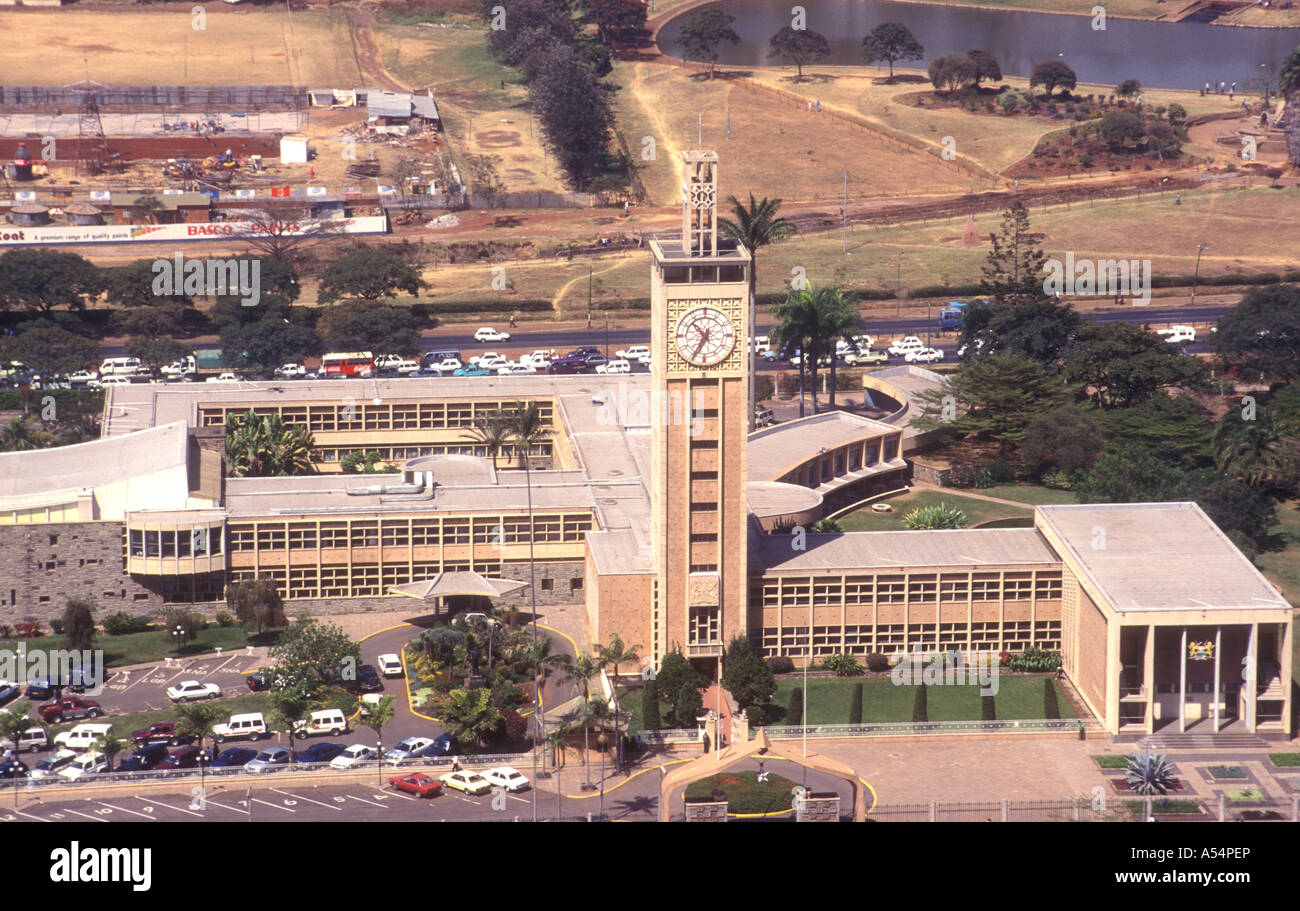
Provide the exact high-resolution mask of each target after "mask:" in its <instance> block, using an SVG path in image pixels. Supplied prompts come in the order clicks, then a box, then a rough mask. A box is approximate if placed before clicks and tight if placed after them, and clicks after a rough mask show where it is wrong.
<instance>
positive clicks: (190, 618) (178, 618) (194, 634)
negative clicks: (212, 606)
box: [162, 607, 208, 644]
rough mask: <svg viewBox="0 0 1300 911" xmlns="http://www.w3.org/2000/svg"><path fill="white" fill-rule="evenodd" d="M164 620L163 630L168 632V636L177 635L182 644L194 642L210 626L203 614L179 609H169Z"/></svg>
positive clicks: (164, 612)
mask: <svg viewBox="0 0 1300 911" xmlns="http://www.w3.org/2000/svg"><path fill="white" fill-rule="evenodd" d="M162 620H163V629H164V630H166V631H167V635H168V636H173V635H175V636H176V637H177V638H178V639H179V640H180V641H181V643H182V644H184V643H186V642H193V641H194V640H195V639H197V638H198V637H199V633H200V632H201V631H202V630H204V629H206V628H207V625H208V621H207V619H206V618H205V617H204V616H203V615H202V614H198V613H194V612H193V611H187V610H184V609H183V608H179V607H169V608H167V609H166V610H165V611H163V618H162ZM177 630H180V633H179V634H177V632H176V631H177Z"/></svg>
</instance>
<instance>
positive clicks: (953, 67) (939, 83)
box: [926, 53, 979, 94]
mask: <svg viewBox="0 0 1300 911" xmlns="http://www.w3.org/2000/svg"><path fill="white" fill-rule="evenodd" d="M926 75H927V76H928V77H929V79H930V83H931V84H932V85H933V86H934V88H935V90H936V91H939V90H941V89H943V90H946V91H947V92H948V93H949V94H952V93H953V92H955V91H957V90H958V89H960V88H962V87H963V86H966V85H970V84H972V83H974V82H975V80H976V79H978V78H979V67H978V66H977V65H976V63H975V61H974V60H972V59H970V57H969V56H967V55H966V54H962V53H955V54H944V55H943V56H942V57H936V58H934V59H933V60H931V61H930V68H929V70H928V71H927V72H926Z"/></svg>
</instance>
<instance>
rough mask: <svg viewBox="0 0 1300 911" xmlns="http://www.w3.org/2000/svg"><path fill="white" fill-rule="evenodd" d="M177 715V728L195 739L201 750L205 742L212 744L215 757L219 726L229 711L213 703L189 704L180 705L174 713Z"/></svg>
mask: <svg viewBox="0 0 1300 911" xmlns="http://www.w3.org/2000/svg"><path fill="white" fill-rule="evenodd" d="M174 714H175V715H176V727H177V728H178V729H179V730H180V732H181V733H182V734H188V735H190V736H191V737H193V738H194V739H195V741H196V742H197V743H198V745H199V748H200V749H202V748H203V741H205V740H206V741H208V742H209V743H211V744H212V752H213V754H214V755H215V754H216V751H217V732H216V726H217V724H218V723H219V722H220V721H221V720H222V719H223V718H225V717H226V715H227V711H226V710H225V709H223V708H221V707H220V706H218V705H214V704H213V703H211V702H187V703H185V704H184V705H178V706H177V707H176V711H175V713H174Z"/></svg>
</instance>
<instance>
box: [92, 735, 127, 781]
mask: <svg viewBox="0 0 1300 911" xmlns="http://www.w3.org/2000/svg"><path fill="white" fill-rule="evenodd" d="M93 748H94V749H95V750H96V751H98V752H100V753H103V754H104V757H105V758H106V759H107V760H108V769H109V771H110V772H111V771H112V770H113V760H114V759H115V758H116V757H117V754H118V753H120V752H122V751H123V750H124V749H126V744H125V743H123V742H122V740H121V738H119V737H117V736H115V735H114V734H113V732H112V731H109V732H108V733H107V734H104V735H103V736H102V737H97V738H96V739H95V745H94V747H93Z"/></svg>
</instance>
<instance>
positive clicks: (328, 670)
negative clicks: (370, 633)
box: [270, 617, 361, 687]
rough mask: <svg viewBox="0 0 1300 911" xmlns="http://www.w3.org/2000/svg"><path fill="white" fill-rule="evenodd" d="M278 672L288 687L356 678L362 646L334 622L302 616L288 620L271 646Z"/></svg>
mask: <svg viewBox="0 0 1300 911" xmlns="http://www.w3.org/2000/svg"><path fill="white" fill-rule="evenodd" d="M270 658H271V660H272V661H273V662H274V664H275V670H276V674H277V675H278V676H279V677H280V678H281V680H282V681H283V684H284V685H285V686H287V687H293V686H296V685H298V683H299V682H300V681H303V682H306V683H309V684H310V683H315V682H319V683H322V684H330V683H343V682H345V681H353V680H356V672H357V668H359V667H360V666H361V646H359V645H358V644H357V643H355V642H353V641H352V640H351V639H349V638H348V636H347V634H346V633H345V632H343V628H342V627H340V626H338V625H337V624H334V623H321V622H320V621H319V620H314V619H312V618H311V617H303V618H300V619H298V620H295V621H294V622H293V623H291V624H289V626H287V627H286V628H285V630H284V632H283V633H282V634H281V635H280V641H279V642H277V643H276V644H275V646H273V647H272V648H271V652H270Z"/></svg>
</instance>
